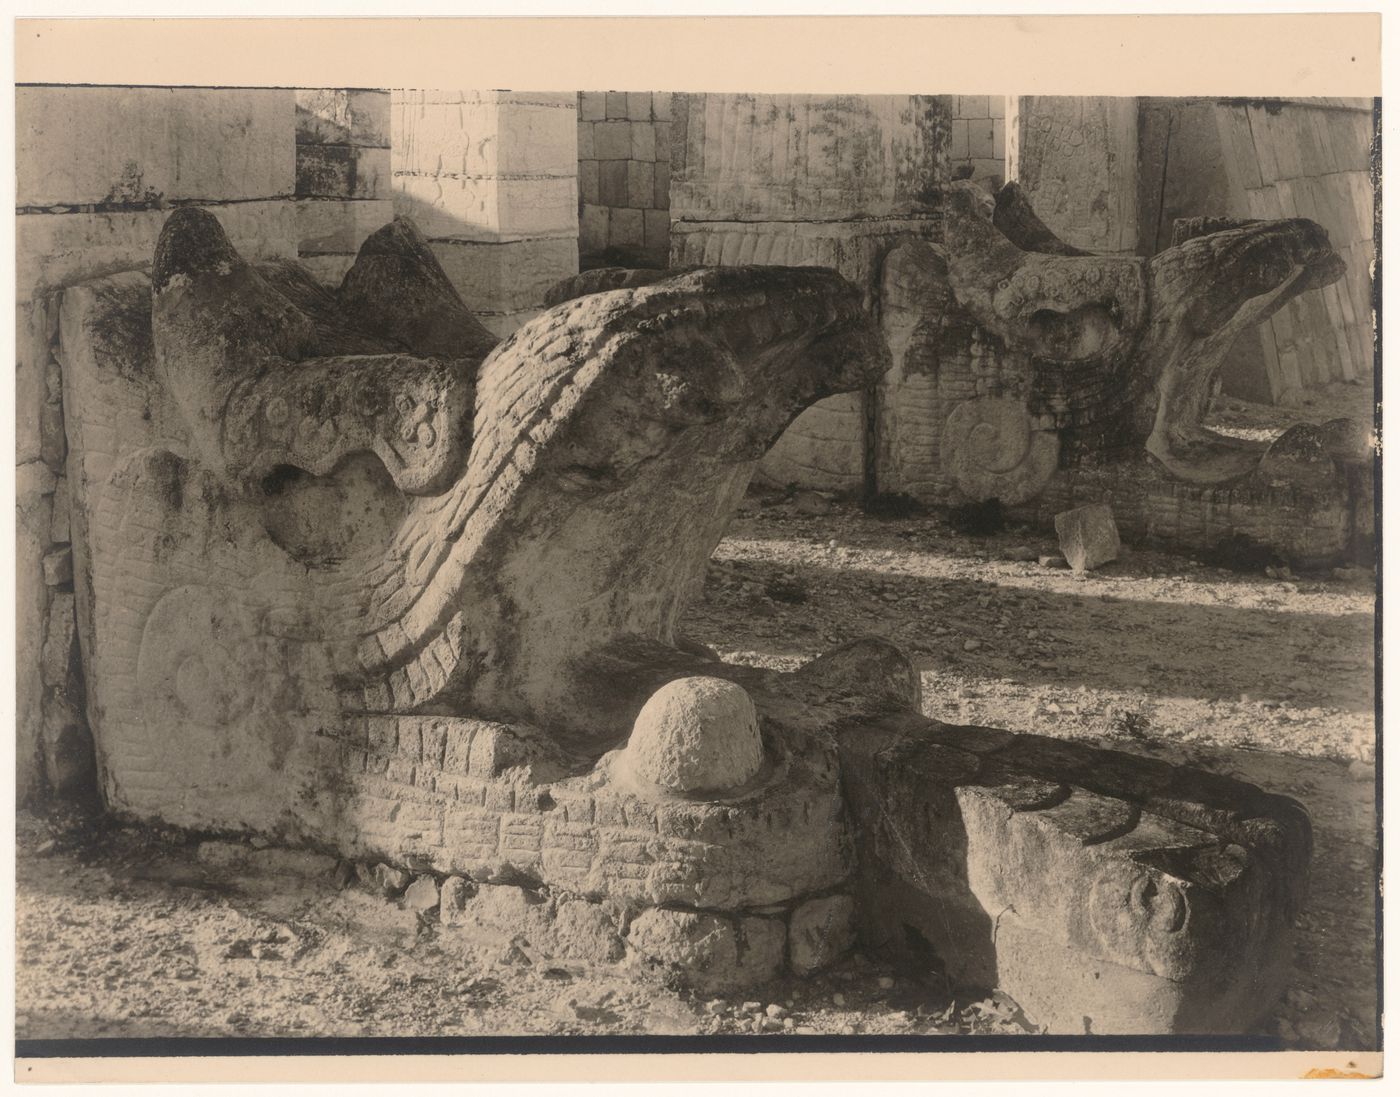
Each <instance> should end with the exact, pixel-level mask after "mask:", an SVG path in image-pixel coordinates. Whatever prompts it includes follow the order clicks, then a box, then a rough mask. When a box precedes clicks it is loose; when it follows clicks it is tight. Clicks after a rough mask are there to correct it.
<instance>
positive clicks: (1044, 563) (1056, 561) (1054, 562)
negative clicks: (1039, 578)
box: [1037, 556, 1069, 568]
mask: <svg viewBox="0 0 1400 1097" xmlns="http://www.w3.org/2000/svg"><path fill="white" fill-rule="evenodd" d="M1037 560H1038V561H1039V563H1040V566H1041V567H1043V568H1067V567H1069V561H1068V560H1066V559H1065V558H1064V557H1063V556H1040V557H1037Z"/></svg>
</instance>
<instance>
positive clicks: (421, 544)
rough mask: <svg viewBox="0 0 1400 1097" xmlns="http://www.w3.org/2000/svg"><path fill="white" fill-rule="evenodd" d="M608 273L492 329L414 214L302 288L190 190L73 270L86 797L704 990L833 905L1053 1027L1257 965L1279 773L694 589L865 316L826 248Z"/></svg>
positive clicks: (1227, 1000)
mask: <svg viewBox="0 0 1400 1097" xmlns="http://www.w3.org/2000/svg"><path fill="white" fill-rule="evenodd" d="M600 279H601V281H600ZM609 287H610V283H609V282H608V280H607V277H606V276H603V275H599V274H597V273H596V272H593V273H591V275H590V276H586V278H585V280H583V281H581V282H580V283H579V285H577V286H575V287H572V288H570V287H565V288H564V289H563V290H561V292H559V293H558V294H557V295H556V300H557V303H556V304H555V305H554V307H553V308H551V309H550V310H549V311H548V312H546V313H545V314H544V315H542V316H541V317H539V318H538V319H536V320H535V321H532V322H531V323H529V324H527V325H525V326H524V327H523V328H522V329H520V331H518V332H517V333H516V334H515V335H513V336H512V337H511V338H509V339H507V340H506V341H505V342H504V343H502V344H501V345H500V346H499V347H496V348H495V349H494V350H492V349H491V345H492V340H491V338H490V336H489V335H488V334H485V333H484V332H483V331H482V329H481V328H480V326H479V325H478V324H476V323H475V321H474V320H473V319H472V318H471V316H470V315H469V314H468V313H467V312H466V310H465V308H463V307H462V305H461V303H460V301H459V300H457V299H456V297H455V294H453V293H452V291H451V290H450V288H449V287H447V286H446V282H445V279H444V278H443V277H442V273H441V270H440V269H439V268H438V267H437V264H436V262H435V261H434V260H433V259H432V257H431V254H430V253H428V251H427V249H426V248H425V247H424V246H423V244H422V241H421V238H419V237H418V235H417V233H416V231H415V230H414V229H413V228H412V226H411V225H409V224H408V223H406V222H396V223H395V224H394V225H392V226H390V227H388V228H386V229H385V230H382V231H381V232H380V233H377V234H375V236H373V237H371V238H370V240H369V241H367V243H366V245H365V247H364V249H363V250H362V252H361V255H360V257H359V258H358V259H357V261H356V264H355V267H353V268H352V269H351V271H350V273H349V274H348V275H347V276H346V279H345V282H344V283H343V284H342V286H341V287H339V289H338V290H337V291H335V292H328V291H326V290H323V289H321V288H320V287H318V286H317V285H316V284H315V283H314V281H313V280H312V279H310V277H309V276H308V275H306V274H305V273H304V272H302V271H299V270H298V268H296V267H295V265H292V264H274V265H268V266H262V267H253V266H250V265H248V264H245V263H244V262H243V261H242V260H241V259H240V258H239V257H238V256H237V254H236V253H234V252H233V249H232V248H231V247H230V246H229V245H228V243H227V240H226V239H225V238H224V237H223V234H222V232H221V230H220V229H219V227H218V224H217V222H215V221H214V219H213V218H212V217H210V216H209V215H208V214H203V213H200V212H199V211H195V210H182V211H178V212H177V213H175V214H174V215H172V216H171V218H170V220H169V222H168V224H167V226H166V229H165V231H164V233H163V235H162V239H161V244H160V247H159V249H158V251H157V255H156V261H155V265H154V270H153V275H152V277H151V278H149V279H148V278H147V277H146V276H144V275H140V274H129V275H119V276H113V277H111V278H105V279H101V280H98V281H95V282H91V283H88V284H86V285H83V286H79V287H75V288H73V289H71V290H69V291H68V292H67V293H66V294H65V297H64V302H63V307H62V324H61V340H62V354H63V364H64V378H65V385H66V392H65V408H66V409H67V411H68V415H69V421H68V429H69V435H70V455H69V475H70V477H71V482H72V484H73V485H74V488H73V490H74V505H75V524H76V528H75V530H74V541H75V583H76V587H77V591H78V603H79V607H80V608H79V619H80V631H81V634H82V638H81V643H82V655H83V666H84V673H85V676H86V681H87V689H88V705H89V715H90V718H91V722H92V726H93V729H94V733H95V738H96V742H97V749H98V761H99V769H100V772H101V775H102V782H103V792H104V795H105V798H106V800H107V803H108V804H109V806H110V808H111V809H112V810H113V811H115V812H118V813H121V814H125V815H129V816H134V817H138V818H143V819H160V820H163V821H165V822H168V823H173V824H176V825H181V826H187V827H191V828H198V829H200V830H205V831H208V830H216V831H225V832H231V833H237V832H256V833H260V834H263V835H266V836H269V837H272V838H274V839H276V840H278V841H281V842H283V843H286V844H291V845H303V846H308V847H311V848H317V849H323V850H327V851H334V852H336V853H338V854H339V855H341V856H343V857H347V858H351V859H357V860H382V861H385V862H387V863H389V864H393V865H399V866H403V867H405V868H408V869H411V870H413V871H415V872H423V873H433V874H435V875H436V876H438V877H439V878H440V879H445V880H446V881H447V882H446V884H444V886H443V889H442V908H441V910H442V917H443V921H444V924H445V925H453V924H458V925H460V926H461V927H462V928H463V930H464V931H465V932H473V927H476V928H477V929H480V930H481V931H482V932H486V931H487V929H488V928H489V926H490V925H491V924H493V923H494V924H495V925H497V926H500V925H501V924H502V922H503V921H504V923H505V924H506V925H509V924H510V923H511V922H512V921H515V920H518V922H519V924H520V926H521V927H527V928H528V927H534V931H535V937H536V943H537V944H538V943H540V942H544V946H543V947H546V948H557V949H558V950H560V951H561V952H562V953H565V954H573V955H579V954H582V955H584V956H585V958H587V959H590V960H596V961H599V962H605V961H606V962H611V961H616V960H623V959H629V960H630V961H631V962H634V963H637V964H640V965H641V966H643V967H647V968H652V969H656V970H659V971H661V972H663V973H666V974H667V975H669V976H671V977H674V978H677V979H680V980H682V981H684V982H687V983H689V984H690V985H693V986H695V987H696V988H699V989H704V990H710V991H713V990H720V989H735V988H738V987H741V986H746V985H751V984H756V983H761V982H763V981H765V980H767V979H769V978H771V977H772V976H774V975H775V974H776V973H777V972H779V971H780V970H781V969H782V968H783V966H784V965H787V966H788V967H789V968H791V969H792V970H794V971H796V972H798V973H801V974H807V973H810V972H811V971H813V970H817V969H819V968H820V967H822V966H823V965H825V964H827V963H830V962H831V961H833V960H834V959H836V958H837V957H839V956H840V954H841V952H842V951H843V950H844V949H846V948H848V947H850V945H851V943H852V942H853V940H854V939H856V937H859V939H860V940H861V941H862V942H863V945H864V947H866V948H868V949H871V950H878V951H894V952H897V953H900V954H902V955H903V956H905V957H906V958H907V960H908V962H909V963H911V964H916V965H922V966H925V967H938V966H941V967H942V969H943V970H944V971H945V972H946V973H947V974H949V976H950V977H952V978H955V979H959V980H963V981H968V982H976V983H981V984H985V985H997V986H1000V987H1002V988H1003V989H1004V990H1006V991H1007V992H1008V993H1009V994H1011V995H1012V996H1013V997H1015V998H1016V999H1017V1000H1018V1001H1020V1002H1021V1003H1022V1004H1023V1006H1024V1007H1025V1008H1026V1010H1027V1012H1028V1013H1029V1014H1030V1015H1031V1016H1032V1017H1033V1018H1034V1019H1036V1020H1038V1021H1040V1022H1041V1023H1044V1024H1047V1025H1048V1026H1049V1027H1050V1029H1051V1030H1052V1031H1072V1032H1082V1031H1085V1029H1086V1027H1087V1028H1088V1029H1089V1030H1090V1031H1093V1032H1096V1033H1098V1032H1128V1031H1136V1032H1173V1031H1239V1030H1241V1029H1244V1028H1246V1027H1247V1026H1248V1025H1249V1024H1251V1023H1252V1022H1253V1020H1254V1019H1255V1018H1256V1017H1257V1016H1258V1015H1259V1014H1260V1013H1262V1012H1263V1011H1265V1010H1267V1009H1268V1008H1269V1006H1270V1004H1271V1002H1272V1000H1273V998H1274V997H1275V996H1276V995H1277V993H1278V991H1279V989H1280V987H1281V983H1282V979H1283V976H1284V972H1285V971H1286V970H1287V967H1288V963H1289V932H1290V925H1291V921H1292V918H1293V914H1294V912H1295V911H1296V909H1297V905H1298V903H1299V901H1300V897H1301V895H1302V893H1303V889H1304V888H1305V883H1306V868H1307V862H1308V855H1309V828H1308V822H1307V818H1306V815H1305V814H1304V813H1303V812H1302V809H1301V808H1300V807H1299V806H1298V805H1297V804H1296V803H1294V802H1293V801H1291V800H1287V799H1285V798H1282V797H1276V796H1270V795H1267V794H1265V793H1263V792H1260V791H1259V790H1258V789H1255V788H1253V787H1251V786H1247V785H1243V784H1240V783H1238V782H1234V781H1228V780H1224V779H1218V778H1214V777H1211V776H1209V775H1206V774H1201V773H1197V772H1194V771H1188V770H1179V769H1173V768H1172V767H1169V766H1163V765H1159V764H1157V763H1154V762H1151V761H1146V760H1143V759H1140V758H1137V757H1134V756H1129V755H1122V754H1115V753H1112V752H1105V751H1096V750H1088V749H1085V748H1080V747H1076V746H1073V745H1071V744H1066V743H1060V742H1056V741H1053V740H1048V739H1042V738H1039V737H1035V736H1021V735H1012V734H1010V733H1008V732H1004V731H998V730H995V729H985V728H960V727H953V726H949V725H944V724H941V723H938V722H936V721H932V720H928V719H926V718H924V717H922V716H921V715H919V708H920V705H919V696H918V676H917V674H916V672H915V671H914V669H913V667H912V666H911V665H910V663H909V662H908V660H907V659H906V658H905V657H904V656H903V655H902V654H901V653H900V652H899V651H898V650H896V649H894V648H892V647H890V646H889V645H887V644H885V643H883V642H881V641H874V640H866V641H857V642H855V643H853V644H849V645H846V646H845V647H842V648H839V649H837V650H836V651H834V652H831V653H828V654H827V655H825V656H822V657H821V658H819V659H817V660H814V661H813V662H811V663H810V664H808V665H807V666H805V667H803V668H801V669H800V670H798V671H796V672H794V673H778V672H773V671H765V670H760V669H756V668H748V667H739V666H732V665H728V664H725V663H723V662H721V661H719V660H718V659H717V658H715V657H714V655H713V653H710V652H707V651H705V650H703V649H701V648H699V647H698V646H696V645H693V644H690V643H688V642H686V641H685V640H684V638H683V637H678V636H677V635H676V634H675V622H676V619H677V617H678V615H679V611H680V608H681V606H682V604H683V599H684V597H685V594H686V592H687V591H688V590H689V589H691V588H692V586H693V584H694V581H695V579H696V578H697V577H698V576H699V575H700V574H702V571H703V568H704V566H705V562H706V560H707V559H708V558H709V556H710V554H711V552H712V550H713V548H714V545H715V544H716V542H717V541H718V539H719V538H720V536H721V535H722V534H723V530H724V527H725V524H726V523H727V521H728V518H729V516H730V513H731V511H732V508H733V507H734V505H735V504H736V502H737V500H738V499H739V498H740V496H741V495H742V493H743V491H744V488H745V486H746V485H747V482H748V479H749V476H750V474H751V472H752V470H753V467H754V465H755V463H756V461H757V459H758V458H759V457H760V456H761V455H762V453H763V452H764V450H765V448H766V447H767V446H768V445H769V444H771V442H772V440H773V439H774V438H775V437H777V435H778V434H779V433H781V431H782V430H783V428H784V427H786V426H787V424H788V423H789V422H791V420H792V419H793V417H794V416H796V415H797V414H798V413H799V412H800V411H801V410H802V409H803V408H805V407H807V406H809V405H810V404H811V403H812V402H814V401H816V400H818V399H821V398H822V397H824V396H827V395H829V394H832V393H836V392H846V391H852V390H854V389H857V388H860V387H862V386H864V385H868V384H869V383H870V382H871V381H872V380H873V379H874V378H876V377H878V376H879V375H880V373H881V372H883V371H884V370H885V369H886V368H888V365H889V357H888V353H887V351H886V348H885V346H884V344H883V342H882V340H881V338H880V336H879V333H878V331H877V329H876V327H875V325H874V324H873V322H872V321H871V320H870V319H869V318H868V317H867V315H866V313H865V312H864V311H863V309H862V307H861V302H860V299H859V296H858V294H857V293H856V291H855V290H854V289H853V288H852V287H850V286H849V285H848V284H846V283H845V282H844V281H843V280H842V279H841V278H840V277H839V276H837V275H835V274H834V273H832V272H830V271H825V270H819V269H810V270H806V269H804V270H794V269H787V268H736V269H729V270H701V271H688V272H680V273H674V274H672V275H670V276H667V277H660V276H658V277H657V278H656V279H655V280H653V281H650V282H647V280H645V279H634V280H633V281H631V282H630V283H623V284H621V285H620V286H618V288H609ZM600 289H602V290H604V292H592V291H596V290H600ZM579 292H581V293H583V294H584V295H583V296H578V295H577V294H578V293H579ZM522 887H523V888H525V889H526V890H524V891H522V890H520V889H521V888H522ZM531 897H533V898H531Z"/></svg>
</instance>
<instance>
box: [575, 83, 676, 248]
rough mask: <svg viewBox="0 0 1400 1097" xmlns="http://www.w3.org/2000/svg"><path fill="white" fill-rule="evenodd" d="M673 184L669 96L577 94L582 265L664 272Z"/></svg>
mask: <svg viewBox="0 0 1400 1097" xmlns="http://www.w3.org/2000/svg"><path fill="white" fill-rule="evenodd" d="M670 185H671V95H670V93H669V92H635V91H631V92H625V91H607V92H604V91H584V92H579V96H578V186H579V253H580V261H581V264H582V266H584V267H585V268H587V267H589V266H599V265H629V266H637V265H645V266H653V267H664V266H666V263H667V259H668V257H669V253H670V239H671V215H670V208H671V198H670Z"/></svg>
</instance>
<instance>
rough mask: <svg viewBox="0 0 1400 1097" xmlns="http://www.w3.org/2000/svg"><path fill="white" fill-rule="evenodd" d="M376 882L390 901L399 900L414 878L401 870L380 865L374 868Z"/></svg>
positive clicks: (391, 866)
mask: <svg viewBox="0 0 1400 1097" xmlns="http://www.w3.org/2000/svg"><path fill="white" fill-rule="evenodd" d="M374 880H375V883H376V884H377V885H378V887H379V890H380V891H382V892H383V893H384V894H385V895H387V896H388V897H389V898H390V899H397V898H398V897H399V896H400V895H402V894H403V893H404V891H405V890H406V889H407V888H408V885H409V884H411V883H412V882H413V877H412V876H410V875H409V874H408V873H407V872H405V871H404V870H403V869H401V868H394V866H393V865H385V864H379V865H376V866H375V867H374Z"/></svg>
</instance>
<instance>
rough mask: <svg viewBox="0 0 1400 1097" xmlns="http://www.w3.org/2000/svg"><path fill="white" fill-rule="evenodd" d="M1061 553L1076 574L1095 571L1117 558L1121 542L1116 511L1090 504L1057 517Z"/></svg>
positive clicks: (1100, 505) (1063, 512)
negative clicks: (1115, 518)
mask: <svg viewBox="0 0 1400 1097" xmlns="http://www.w3.org/2000/svg"><path fill="white" fill-rule="evenodd" d="M1055 532H1056V533H1057V534H1058V535H1059V538H1060V551H1061V552H1062V553H1063V554H1064V558H1065V560H1066V562H1068V564H1069V566H1070V568H1071V569H1073V570H1074V571H1076V572H1080V573H1083V572H1086V571H1093V570H1094V569H1095V568H1097V567H1101V566H1103V565H1104V564H1106V563H1108V562H1109V561H1110V560H1116V559H1118V553H1119V550H1120V548H1121V547H1122V546H1121V543H1120V542H1119V540H1118V525H1117V523H1116V522H1114V520H1113V510H1112V508H1110V507H1109V506H1108V505H1107V504H1104V503H1090V504H1089V505H1087V506H1083V507H1075V508H1074V509H1073V510H1066V511H1061V512H1060V513H1059V514H1057V515H1055Z"/></svg>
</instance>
